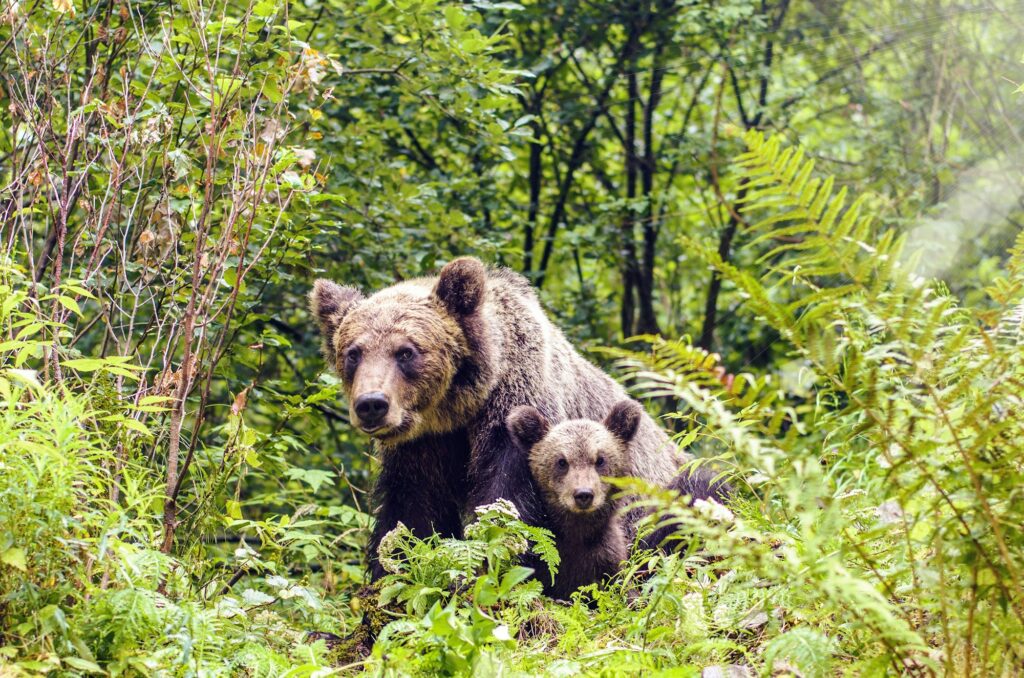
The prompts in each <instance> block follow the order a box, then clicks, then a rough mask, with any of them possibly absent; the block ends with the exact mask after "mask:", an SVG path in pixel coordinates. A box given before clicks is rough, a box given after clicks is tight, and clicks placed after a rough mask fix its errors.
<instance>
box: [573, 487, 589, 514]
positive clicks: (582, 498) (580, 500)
mask: <svg viewBox="0 0 1024 678" xmlns="http://www.w3.org/2000/svg"><path fill="white" fill-rule="evenodd" d="M572 500H573V501H574V502H576V508H579V509H588V508H590V505H591V504H593V503H594V491H593V490H592V489H590V488H589V487H582V488H578V489H577V490H576V491H575V492H573V493H572Z"/></svg>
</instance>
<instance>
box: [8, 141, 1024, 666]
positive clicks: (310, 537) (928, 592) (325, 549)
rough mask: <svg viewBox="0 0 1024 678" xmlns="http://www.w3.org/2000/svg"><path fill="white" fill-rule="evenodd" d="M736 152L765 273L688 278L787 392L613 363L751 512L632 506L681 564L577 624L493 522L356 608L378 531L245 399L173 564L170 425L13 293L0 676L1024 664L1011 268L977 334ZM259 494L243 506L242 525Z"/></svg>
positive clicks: (655, 353) (401, 567)
mask: <svg viewBox="0 0 1024 678" xmlns="http://www.w3.org/2000/svg"><path fill="white" fill-rule="evenodd" d="M744 140H745V142H746V144H747V146H748V148H749V150H748V152H747V153H745V154H743V155H742V156H741V157H740V158H739V161H738V164H739V167H740V174H741V177H740V180H741V182H742V186H743V187H744V188H745V198H744V203H743V211H742V216H743V219H744V226H743V227H744V229H745V233H746V234H747V235H749V237H750V238H751V241H752V242H753V243H755V245H754V246H755V247H758V246H763V247H766V248H767V249H766V250H765V252H766V253H765V254H764V255H763V256H762V257H761V260H760V261H759V263H758V268H757V270H756V274H755V273H754V272H752V271H753V269H751V270H747V269H745V268H741V267H739V266H736V265H733V264H730V263H728V262H726V261H723V260H722V258H721V257H720V256H719V255H718V250H717V248H716V247H715V245H714V243H713V242H710V241H704V240H701V239H699V238H695V237H687V238H685V239H684V241H683V244H682V245H681V246H685V247H686V248H688V249H690V250H691V251H693V252H696V253H698V254H699V256H701V257H702V258H703V259H704V260H705V261H706V262H707V263H708V264H709V265H710V266H712V267H713V268H714V269H715V270H716V271H717V272H718V273H719V274H720V275H721V276H722V279H723V280H724V281H725V282H726V283H727V284H729V285H732V286H734V287H735V289H736V291H737V293H738V294H739V295H741V296H742V297H743V299H744V310H745V312H748V313H751V314H753V315H754V316H755V319H756V322H758V323H763V324H764V325H766V326H768V327H770V328H772V329H773V330H774V331H775V332H777V333H778V336H779V337H780V339H779V343H780V344H783V345H784V348H783V349H782V350H784V351H785V352H786V353H787V355H788V357H789V362H788V363H786V364H784V365H783V366H782V367H780V369H778V370H776V371H766V372H765V373H762V374H747V373H739V374H731V373H729V372H728V371H727V370H726V369H725V367H724V366H723V365H721V364H720V360H719V359H718V356H716V355H714V354H711V353H709V352H707V351H706V350H703V349H699V348H696V347H694V346H692V345H691V344H690V342H689V341H685V340H684V341H668V340H663V339H656V338H650V341H649V348H647V349H645V350H632V351H621V350H620V351H615V352H614V353H613V356H614V357H615V358H616V360H617V361H618V365H619V367H620V368H621V369H622V370H623V373H624V374H625V375H626V376H627V377H628V379H629V383H630V384H631V385H632V387H633V388H634V389H635V390H636V392H637V393H638V394H640V395H643V396H645V397H647V398H649V399H651V400H652V401H658V402H660V403H663V404H664V403H667V406H668V407H669V409H670V410H671V411H672V414H671V417H670V419H671V421H672V423H673V424H674V425H675V426H676V427H677V429H678V430H679V441H680V443H682V444H685V445H687V446H688V447H689V448H690V449H691V450H693V451H694V452H695V453H697V455H698V460H697V461H695V462H694V463H695V464H711V465H713V466H715V467H716V468H717V469H718V470H719V471H720V472H721V473H722V474H723V475H725V476H727V477H729V479H730V480H731V481H732V482H733V484H734V485H736V486H737V488H738V492H737V497H736V498H735V500H734V501H732V502H730V504H729V506H728V507H727V508H724V507H720V506H715V505H713V504H707V503H701V502H698V503H697V504H695V505H694V506H693V507H688V506H685V505H684V504H682V503H681V502H680V500H679V498H678V497H676V496H674V495H673V494H672V493H669V492H665V491H663V490H659V489H658V488H651V487H645V486H643V484H642V483H640V482H639V481H626V482H625V483H624V484H625V487H626V489H628V490H629V491H631V492H638V493H639V494H640V495H641V496H642V498H641V499H639V500H638V502H639V503H641V504H643V505H644V506H646V507H649V508H652V509H654V512H655V515H654V516H653V519H652V521H649V522H654V521H657V520H671V521H673V522H675V523H676V524H678V525H679V526H680V528H681V530H682V532H683V533H684V534H685V537H684V538H683V539H682V542H681V545H680V549H679V551H678V552H676V553H673V554H671V555H662V554H657V553H649V552H638V553H636V554H635V555H634V556H633V557H632V558H631V560H630V561H629V562H628V563H627V564H626V567H625V568H624V569H623V572H622V573H621V574H620V576H619V577H618V578H617V579H616V580H615V581H613V582H610V583H609V584H608V585H607V586H606V587H593V588H592V589H591V590H588V591H584V592H581V593H580V594H579V595H577V596H575V597H574V599H573V600H572V601H567V602H558V601H550V600H546V599H545V598H543V597H542V596H541V595H540V585H539V582H536V581H531V580H530V578H529V575H530V572H529V571H528V570H527V569H526V568H524V567H522V565H521V563H520V557H521V556H522V555H523V554H524V553H525V552H526V550H527V549H528V548H531V549H533V550H534V551H535V552H536V553H538V554H539V555H540V556H541V557H542V560H543V561H544V562H545V563H547V564H548V565H550V566H552V567H557V562H556V560H557V554H556V553H555V551H554V549H553V545H552V542H551V537H550V535H548V534H547V533H546V532H545V531H543V530H539V529H536V528H530V527H528V526H525V525H523V524H522V523H521V522H519V521H518V520H517V519H516V516H515V515H514V512H513V511H511V510H510V509H509V507H508V506H507V505H506V504H505V503H504V502H499V503H498V504H496V505H493V506H490V507H483V508H481V509H480V510H479V511H478V514H477V517H476V521H475V522H474V523H472V524H471V525H470V526H469V527H468V528H467V534H466V539H465V540H448V539H437V538H435V539H429V540H418V539H415V538H413V537H412V535H411V534H409V533H408V532H407V531H405V530H403V529H402V528H401V527H399V528H398V529H396V530H395V531H393V532H392V533H391V534H390V535H389V536H388V537H387V538H386V539H385V541H384V543H383V544H382V547H381V548H382V552H381V554H380V555H381V556H382V563H384V564H385V565H386V568H387V570H388V572H389V575H388V576H387V577H385V579H384V580H383V581H382V582H381V583H380V588H379V589H378V590H374V591H371V592H370V593H369V594H366V592H365V591H363V592H360V589H359V587H360V586H361V585H362V579H361V574H360V568H359V566H358V562H359V549H360V548H361V544H362V543H363V536H364V534H365V530H366V526H367V525H368V523H369V520H370V519H369V516H367V515H366V514H364V513H361V512H360V511H358V510H356V509H352V508H342V507H339V506H334V505H333V504H334V503H333V502H329V501H323V500H322V499H318V498H317V497H316V496H315V495H316V493H317V492H318V491H320V490H321V489H323V488H326V487H330V483H332V482H334V480H333V479H334V478H335V477H339V478H340V477H341V476H340V475H339V476H335V475H332V474H328V473H326V472H325V471H322V470H319V469H315V468H306V467H295V466H292V465H291V464H289V462H288V461H287V458H286V455H285V454H284V453H283V451H282V450H281V449H279V448H277V447H275V446H277V445H278V444H282V443H281V442H280V440H279V439H278V436H280V437H282V438H287V436H288V434H285V433H282V432H281V431H282V430H283V427H282V429H280V430H276V431H266V430H260V429H259V428H258V427H257V426H256V425H255V424H253V423H252V422H251V420H250V422H248V423H247V422H246V420H245V418H244V416H243V415H244V413H245V411H246V398H247V397H248V396H247V393H248V391H242V392H240V393H239V394H237V395H236V397H235V398H234V407H233V408H232V411H231V412H230V413H227V414H225V416H224V417H223V419H222V421H221V422H220V425H219V427H218V428H217V437H216V438H211V443H210V444H208V445H206V446H203V447H201V448H197V453H196V454H201V455H202V456H203V459H204V461H203V464H202V465H201V466H200V467H198V470H197V471H196V475H195V476H194V477H193V480H192V483H193V486H192V487H191V488H190V489H189V493H188V495H187V496H188V497H190V499H189V500H188V502H187V503H186V504H183V505H182V508H183V509H184V511H185V515H187V521H188V522H187V524H188V525H189V526H192V527H195V528H196V530H197V531H198V533H197V534H191V533H187V534H186V535H185V536H184V538H183V539H182V542H183V545H182V546H181V547H179V548H178V549H171V550H170V551H168V549H166V548H164V547H165V544H166V541H165V538H166V528H167V522H166V513H165V512H164V509H165V507H166V501H165V500H166V494H167V487H166V484H165V483H166V476H165V475H164V474H163V473H161V472H159V471H160V470H161V465H162V463H163V459H164V457H163V451H164V450H165V448H164V447H162V446H163V445H166V432H167V429H168V427H171V428H173V426H171V423H170V422H169V421H168V420H167V419H166V418H165V415H166V414H167V409H168V407H169V406H170V403H168V401H167V396H166V394H163V395H160V394H143V393H142V392H135V391H132V390H131V389H128V388H124V384H126V383H128V382H132V381H133V380H134V379H137V378H138V377H139V375H140V374H141V373H142V370H140V369H139V367H138V366H137V365H136V364H135V361H134V360H132V359H131V358H130V357H126V356H119V355H116V354H114V353H113V352H112V353H109V354H108V355H107V356H106V357H103V358H94V357H88V356H86V355H81V354H78V353H76V352H75V349H73V348H72V344H73V338H74V337H73V334H72V332H71V331H70V329H69V327H68V326H67V325H66V324H64V323H62V322H60V321H59V319H54V318H53V314H52V313H51V312H50V310H49V309H51V308H52V307H54V306H58V307H60V308H64V309H66V310H67V311H68V312H69V313H70V314H72V315H74V314H77V313H79V312H81V310H82V309H81V308H80V307H79V305H78V302H77V301H75V297H74V296H72V295H79V296H80V297H82V298H88V297H87V296H86V295H87V294H88V292H87V291H84V290H82V291H79V290H78V289H77V288H78V283H76V282H74V281H70V282H69V281H65V283H63V284H62V285H61V286H59V287H58V288H57V289H55V290H52V291H51V290H48V289H45V288H44V287H42V286H41V285H37V284H35V283H34V282H32V281H31V280H30V278H29V277H28V275H27V274H26V272H25V271H24V270H22V269H20V268H19V267H18V266H16V265H14V264H12V263H7V264H5V265H4V267H3V270H2V276H0V277H2V284H0V311H2V313H0V335H2V336H0V407H2V413H0V470H2V473H0V637H2V640H3V650H2V651H0V652H2V657H3V658H4V659H5V660H6V661H8V662H9V663H10V666H11V669H10V670H11V671H12V672H14V673H19V672H20V673H25V674H33V673H54V674H86V673H99V672H106V673H110V674H111V675H155V674H163V675H193V674H216V675H239V674H243V675H325V674H327V673H329V672H330V671H332V670H335V669H338V668H340V666H339V665H344V666H345V667H346V669H347V670H348V669H362V670H365V671H367V672H372V673H376V674H387V675H392V674H399V673H409V674H420V675H428V674H437V673H446V674H469V673H476V674H485V675H490V674H497V673H524V674H547V675H568V674H575V673H587V674H616V675H617V674H624V673H640V672H653V671H666V672H668V671H671V672H672V673H673V675H699V673H700V671H701V670H702V669H703V668H706V667H708V666H710V665H722V666H724V665H729V664H741V665H747V666H751V667H753V668H754V669H755V670H756V671H759V672H761V673H763V674H771V673H773V672H784V671H788V672H791V673H798V674H800V675H805V676H827V675H834V674H837V673H841V674H847V675H878V674H884V673H887V672H892V673H904V672H906V673H918V672H924V673H960V672H963V673H967V674H973V673H975V672H976V673H979V674H986V673H987V674H1012V673H1013V672H1014V671H1015V670H1017V667H1019V666H1020V665H1021V661H1022V658H1024V645H1022V642H1021V639H1022V638H1024V628H1022V624H1024V590H1022V582H1021V577H1022V573H1021V571H1020V568H1021V565H1020V563H1021V562H1024V529H1022V525H1024V508H1022V507H1024V503H1022V502H1021V496H1020V493H1021V490H1020V488H1021V487H1022V485H1024V484H1022V482H1021V481H1022V474H1024V468H1022V464H1021V460H1020V455H1019V454H1018V453H1017V448H1018V447H1019V445H1018V442H1017V441H1018V440H1019V439H1020V436H1021V434H1022V433H1024V431H1022V423H1021V422H1022V418H1021V415H1020V414H1019V412H1021V405H1022V403H1021V402H1020V400H1021V395H1020V394H1021V393H1022V389H1021V386H1022V377H1024V374H1022V371H1024V365H1022V355H1024V353H1022V351H1021V346H1022V343H1024V336H1022V332H1024V329H1022V327H1024V325H1022V323H1024V237H1022V238H1019V239H1018V242H1017V244H1016V246H1015V247H1014V248H1013V250H1012V251H1011V253H1010V258H1009V261H1008V264H1007V267H1006V271H1005V276H1003V277H1001V278H998V279H997V281H996V282H994V283H993V284H992V285H991V286H990V287H989V289H988V293H989V296H988V300H987V301H986V302H985V304H984V305H983V307H982V308H981V309H975V308H972V307H969V306H966V305H964V304H962V303H960V302H959V301H957V299H956V298H954V297H953V296H952V295H951V294H950V293H949V292H948V290H946V289H945V288H944V287H943V285H942V284H940V283H932V282H929V281H927V280H925V279H922V278H921V277H919V276H917V275H915V273H914V271H915V259H914V257H913V256H910V255H906V254H904V252H903V251H902V246H903V238H902V237H901V236H900V235H898V234H897V233H896V232H895V231H893V230H891V229H889V230H884V229H883V230H878V229H876V227H875V226H874V225H873V223H872V220H871V219H870V218H868V215H867V209H866V205H867V203H866V201H865V199H863V198H862V199H859V200H854V201H852V202H848V201H847V199H846V191H845V189H843V190H839V191H838V192H837V191H835V182H834V181H833V180H831V179H825V180H822V179H819V178H817V177H815V176H814V167H813V163H812V162H810V161H808V160H806V159H805V157H804V155H803V154H802V153H801V151H799V150H795V149H792V148H785V147H784V146H783V145H782V143H781V142H780V140H779V137H772V138H771V139H766V138H764V137H763V136H762V135H761V134H760V133H749V134H747V135H746V136H745V138H744ZM69 291H70V294H69ZM76 309H77V310H76ZM777 348H778V347H777ZM331 389H332V387H331V385H330V384H325V388H324V389H323V390H322V391H321V390H318V391H317V393H316V394H315V395H313V396H305V397H303V398H300V399H299V400H297V401H296V405H295V406H296V409H297V411H298V410H299V409H301V408H302V407H305V406H307V405H309V403H310V401H316V400H317V399H318V398H319V399H322V400H326V396H322V395H321V394H322V393H325V392H327V393H332V392H333V391H332V390H331ZM322 400H321V402H322ZM307 411H308V410H307ZM214 440H215V441H216V444H213V442H212V441H214ZM283 444H284V445H285V446H286V447H287V446H291V445H295V446H300V445H301V442H299V441H297V440H295V441H288V442H285V443H283ZM247 469H248V470H247ZM250 474H251V475H250ZM252 476H256V477H257V479H258V480H259V483H260V484H261V485H262V488H261V489H260V490H259V492H257V493H256V494H255V495H248V494H246V489H245V487H246V482H247V480H248V479H250V478H251V477H252ZM220 537H223V539H221V538H220ZM335 562H336V563H337V566H336V567H335ZM307 563H318V564H321V569H320V570H319V571H316V572H314V571H312V568H308V567H305V566H299V565H300V564H303V565H304V564H307ZM548 574H549V573H545V572H539V573H538V576H541V577H543V576H547V575H548ZM364 614H367V615H368V616H376V618H377V619H378V621H379V622H380V623H379V627H380V628H379V631H380V634H379V637H378V639H377V643H376V645H375V647H374V649H373V652H372V654H370V655H369V656H366V657H348V656H344V657H343V656H342V655H341V654H339V653H332V652H329V651H328V648H327V646H326V644H325V642H323V641H321V640H316V641H315V642H314V639H313V638H312V637H307V635H306V634H307V632H309V631H323V632H331V633H335V634H337V635H341V636H346V635H349V634H352V633H353V632H354V631H355V630H356V629H357V628H359V624H360V618H361V617H362V616H363V615H364Z"/></svg>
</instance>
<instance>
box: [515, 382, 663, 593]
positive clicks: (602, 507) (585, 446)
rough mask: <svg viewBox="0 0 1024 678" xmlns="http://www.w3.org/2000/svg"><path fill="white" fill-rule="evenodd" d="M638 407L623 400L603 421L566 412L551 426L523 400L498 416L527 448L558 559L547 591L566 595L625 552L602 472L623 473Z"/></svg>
mask: <svg viewBox="0 0 1024 678" xmlns="http://www.w3.org/2000/svg"><path fill="white" fill-rule="evenodd" d="M642 415H643V410H642V409H641V407H640V405H639V404H637V403H636V402H634V401H632V400H623V401H621V402H619V403H617V404H616V405H615V406H614V407H612V409H611V412H609V413H608V415H607V416H606V417H605V419H604V421H603V422H596V421H591V420H589V419H572V420H569V421H565V422H562V423H560V424H558V425H556V426H553V427H552V426H551V424H550V422H549V421H548V419H547V418H546V417H545V416H544V415H543V414H541V413H540V411H538V410H537V409H536V408H534V407H530V406H527V405H524V406H521V407H517V408H515V409H513V410H512V411H511V412H510V413H509V415H508V417H507V419H506V424H507V427H508V431H509V433H510V434H511V436H512V439H513V440H514V441H515V442H516V444H517V445H519V446H520V447H521V448H522V449H523V451H524V452H526V453H527V455H528V459H529V465H530V472H531V474H532V475H533V478H534V481H535V482H536V483H537V485H538V488H539V490H540V494H541V497H542V498H543V502H544V508H545V510H546V512H547V524H546V527H548V528H549V529H551V531H552V532H553V533H554V535H555V544H556V545H557V547H558V555H559V557H560V559H561V564H560V565H559V568H558V574H557V575H556V576H555V581H554V583H553V584H550V582H549V581H545V593H547V594H548V595H549V596H551V597H552V598H560V599H568V598H569V597H570V595H572V592H573V591H575V590H577V589H578V588H580V587H582V586H587V585H589V584H594V583H599V582H601V581H602V580H604V579H605V578H608V577H611V576H613V575H614V574H615V573H616V572H618V570H619V567H620V565H621V563H622V561H624V560H626V558H627V557H628V555H629V542H628V539H627V536H626V530H625V527H624V525H623V522H622V519H621V517H620V516H619V515H618V509H619V502H617V501H614V500H613V499H612V498H611V491H612V488H611V487H610V486H609V485H608V483H607V482H605V480H604V478H609V477H618V476H624V475H628V474H629V469H630V468H631V466H630V459H629V451H628V447H627V446H628V444H629V442H630V441H631V440H632V439H633V436H634V435H636V431H637V426H638V425H639V424H640V420H641V417H642ZM542 579H544V578H543V577H542Z"/></svg>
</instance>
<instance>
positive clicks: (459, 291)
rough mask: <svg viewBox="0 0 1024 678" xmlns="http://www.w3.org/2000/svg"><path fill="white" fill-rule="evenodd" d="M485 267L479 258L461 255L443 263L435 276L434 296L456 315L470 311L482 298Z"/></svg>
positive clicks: (485, 279) (467, 313)
mask: <svg viewBox="0 0 1024 678" xmlns="http://www.w3.org/2000/svg"><path fill="white" fill-rule="evenodd" d="M486 285H487V269H486V268H484V265H483V263H481V261H480V260H479V259H474V258H472V257H461V258H459V259H455V260H454V261H450V262H448V263H447V264H445V267H444V268H442V269H441V274H440V275H439V276H438V278H437V286H435V287H434V296H435V297H437V299H438V301H440V302H441V305H442V306H444V307H445V309H447V310H448V312H449V313H451V314H452V315H454V316H456V317H460V316H466V315H469V314H470V313H472V312H473V311H475V310H476V309H477V307H478V306H479V305H480V302H481V301H482V300H483V298H484V287H486Z"/></svg>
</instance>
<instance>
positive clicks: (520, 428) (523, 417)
mask: <svg viewBox="0 0 1024 678" xmlns="http://www.w3.org/2000/svg"><path fill="white" fill-rule="evenodd" d="M505 426H507V427H508V432H509V435H511V436H512V440H514V441H515V442H516V444H517V445H519V447H521V448H522V449H523V450H525V451H526V452H529V451H530V449H531V448H532V447H533V446H534V445H536V444H537V443H539V442H540V441H541V440H543V439H544V436H546V435H547V434H548V429H549V428H550V425H549V424H548V420H547V418H546V417H545V416H544V415H543V414H541V413H540V410H538V409H537V408H536V407H530V406H529V405H520V406H519V407H517V408H515V409H513V410H512V411H511V412H509V413H508V416H507V417H506V418H505Z"/></svg>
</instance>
